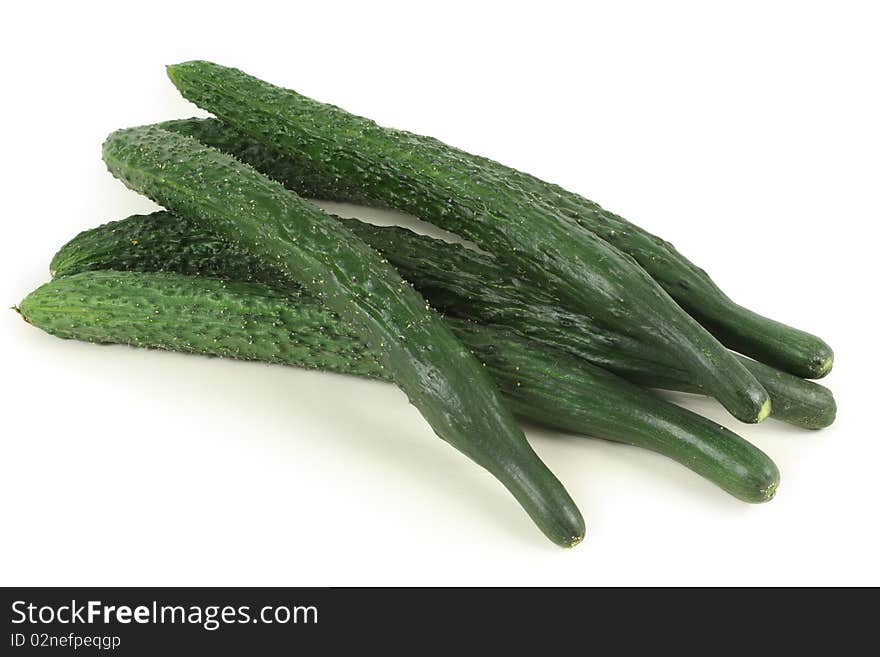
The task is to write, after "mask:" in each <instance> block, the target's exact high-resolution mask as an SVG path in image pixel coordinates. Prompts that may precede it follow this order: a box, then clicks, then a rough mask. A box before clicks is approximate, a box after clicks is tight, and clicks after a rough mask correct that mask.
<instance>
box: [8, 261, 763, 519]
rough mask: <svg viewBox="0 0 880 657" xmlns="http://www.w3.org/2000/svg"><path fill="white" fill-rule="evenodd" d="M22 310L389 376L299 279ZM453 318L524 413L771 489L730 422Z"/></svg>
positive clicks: (39, 319) (202, 346)
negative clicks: (298, 285) (282, 285)
mask: <svg viewBox="0 0 880 657" xmlns="http://www.w3.org/2000/svg"><path fill="white" fill-rule="evenodd" d="M197 261H198V262H201V261H200V260H198V259H197ZM94 262H96V261H93V263H94ZM147 262H150V261H148V260H145V259H138V260H130V259H129V260H128V263H129V264H130V265H133V266H144V265H145V264H146V263H147ZM152 262H153V263H154V262H155V260H153V261H152ZM20 312H21V313H22V315H23V316H24V318H25V319H26V320H27V321H29V322H30V323H32V324H34V325H35V326H37V327H39V328H41V329H43V330H44V331H46V332H48V333H51V334H53V335H56V336H58V337H61V338H74V339H78V340H85V341H89V342H99V343H122V344H129V345H134V346H139V347H153V348H161V349H169V350H172V351H183V352H192V353H200V354H208V355H214V356H225V357H231V358H239V359H245V360H259V361H264V362H271V363H282V364H286V365H293V366H297V367H308V368H317V369H321V370H329V371H333V372H340V373H344V374H353V375H357V376H365V377H370V378H379V379H384V380H388V379H389V372H388V370H387V369H386V368H383V367H381V366H380V365H379V363H378V362H377V356H376V354H375V352H374V351H373V350H371V349H370V348H369V347H368V346H367V345H366V343H365V342H364V341H363V340H362V339H361V338H360V336H358V335H356V334H354V333H352V332H351V331H350V329H349V328H348V327H347V326H346V325H345V323H344V322H342V321H341V320H340V319H339V316H338V315H336V314H335V313H333V312H331V311H329V310H328V309H327V308H326V307H325V306H323V305H322V304H320V303H318V302H317V301H316V300H315V299H313V298H311V297H309V296H307V295H306V294H304V293H302V292H300V291H298V290H296V289H292V288H287V289H284V290H280V289H278V288H273V287H270V286H268V285H266V284H263V283H246V282H235V281H223V280H218V279H212V278H207V277H203V276H187V275H182V274H174V273H167V272H160V273H156V272H152V273H144V272H133V271H112V270H99V271H85V272H82V273H78V274H72V275H69V276H62V277H61V278H57V279H56V280H55V281H53V282H51V283H47V284H46V285H43V286H42V287H40V288H39V289H37V290H35V291H34V292H32V293H31V294H30V295H29V296H28V297H27V298H25V299H24V301H22V302H21V307H20ZM449 322H450V325H451V327H452V328H453V331H454V332H455V333H456V335H457V336H458V337H459V339H461V340H462V342H463V343H464V344H465V345H466V346H467V347H468V348H470V349H471V350H472V352H473V353H474V354H475V356H476V357H477V358H478V359H479V360H480V362H482V363H483V364H484V366H485V367H486V369H487V371H488V372H489V373H490V374H491V376H492V377H493V378H494V379H495V381H496V382H497V384H498V385H499V388H500V389H501V390H502V392H503V393H504V395H505V397H506V401H507V402H508V404H509V405H510V406H511V408H512V409H513V410H514V412H515V413H516V414H517V415H518V416H520V417H522V418H524V419H526V420H529V421H531V422H534V423H538V424H542V425H545V426H549V427H551V428H555V429H561V430H563V431H569V432H575V433H586V434H590V435H595V436H598V437H602V438H606V439H609V440H614V441H616V442H623V443H627V444H630V445H636V446H639V447H643V448H647V449H651V450H653V451H656V452H659V453H661V454H663V455H665V456H667V457H669V458H672V459H674V460H676V461H678V462H679V463H681V464H683V465H685V466H686V467H688V468H690V469H691V470H693V471H694V472H697V473H698V474H700V475H702V476H703V477H705V478H706V479H708V480H710V481H712V482H714V483H715V484H717V485H718V486H720V487H721V488H722V489H724V490H725V491H727V492H728V493H730V494H731V495H734V496H736V497H737V498H739V499H741V500H744V501H746V502H753V503H757V502H765V501H767V500H769V499H770V498H771V497H772V496H773V494H774V492H775V490H776V487H777V485H778V482H779V472H778V470H777V468H776V466H775V465H774V463H773V462H772V461H771V460H770V459H769V457H767V456H766V455H765V454H764V453H763V452H761V451H760V450H758V449H757V448H755V447H754V446H752V445H750V444H749V443H748V442H746V441H744V440H743V439H742V438H740V437H739V436H737V435H736V434H734V433H732V432H730V431H728V430H727V429H724V428H723V427H720V426H718V425H716V424H714V423H712V422H710V421H708V420H706V419H705V418H702V417H700V416H698V415H696V414H694V413H691V412H690V411H686V410H684V409H682V408H679V407H677V406H675V405H674V404H670V403H668V402H665V401H663V400H661V399H659V398H657V397H655V396H654V395H651V394H650V393H647V392H645V391H643V390H641V389H639V388H638V387H636V386H634V385H632V384H629V383H627V382H626V381H623V380H622V379H620V378H619V377H616V376H614V375H612V374H609V373H608V372H605V371H603V370H601V369H599V368H597V367H593V366H590V365H589V364H586V363H578V361H577V360H576V359H573V358H571V357H570V356H567V355H565V354H562V353H559V352H553V351H551V350H544V349H541V348H540V347H536V346H535V345H534V344H532V343H530V342H528V341H526V340H523V339H522V338H520V337H517V336H514V335H510V334H505V333H504V332H501V331H497V330H494V329H491V328H488V327H484V326H480V325H478V324H474V323H473V322H467V321H463V320H456V319H451V320H449Z"/></svg>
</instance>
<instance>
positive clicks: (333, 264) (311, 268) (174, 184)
mask: <svg viewBox="0 0 880 657" xmlns="http://www.w3.org/2000/svg"><path fill="white" fill-rule="evenodd" d="M103 156H104V161H105V162H106V164H107V167H108V169H109V170H110V171H111V173H113V175H115V176H116V177H117V178H119V179H120V180H122V181H123V182H124V183H125V184H126V185H127V186H129V187H131V188H132V189H134V190H136V191H139V192H141V193H143V194H144V195H146V196H147V197H149V198H151V199H153V200H154V201H156V202H157V203H159V204H161V205H163V206H165V207H166V208H167V209H169V210H171V211H173V212H175V213H176V214H177V215H180V216H183V217H187V218H189V219H191V220H192V221H194V222H195V223H197V224H198V225H200V226H202V227H203V228H205V229H206V230H210V231H212V232H214V233H216V234H217V235H218V236H220V237H222V239H224V240H225V241H228V242H232V243H234V244H235V245H236V246H237V247H238V248H239V249H241V250H242V251H243V252H246V253H249V254H251V255H252V256H254V257H255V258H258V259H259V261H260V262H262V263H269V264H270V265H271V267H272V268H273V269H274V270H276V272H277V274H278V277H279V280H289V281H291V282H295V281H297V280H299V281H301V282H302V283H303V285H304V286H305V287H306V289H308V290H309V291H310V292H312V293H313V294H314V295H315V296H317V297H318V298H319V299H320V300H321V301H322V302H323V303H325V304H326V305H327V307H328V308H329V309H331V310H333V311H335V312H337V313H339V316H340V318H341V321H342V322H343V324H344V325H347V326H350V327H351V329H352V330H357V331H358V333H359V334H360V335H362V336H363V337H364V339H365V340H366V341H367V343H368V344H369V345H370V346H371V347H372V348H373V349H375V351H376V353H377V354H378V356H379V358H380V362H381V364H382V365H383V366H384V367H386V368H387V369H388V371H389V372H391V373H393V376H394V381H395V383H397V385H398V386H400V388H401V389H402V390H403V391H404V392H405V393H406V394H407V396H408V397H409V399H410V401H411V402H412V403H413V404H414V405H415V406H416V407H417V408H418V409H419V411H421V413H422V415H423V416H424V417H425V419H426V420H427V421H428V422H429V424H430V425H431V427H432V428H433V429H434V431H435V432H436V433H437V434H438V435H439V436H440V437H441V438H443V439H444V440H446V441H447V442H449V443H450V444H451V445H453V446H454V447H456V448H457V449H458V450H460V451H461V452H463V453H464V454H466V455H467V456H469V457H470V458H471V459H473V460H474V461H475V462H476V463H478V464H479V465H481V466H483V467H484V468H486V469H487V470H488V471H489V472H491V473H492V474H493V475H494V476H495V477H496V478H497V479H499V481H501V483H503V484H504V485H505V486H506V487H507V489H508V490H509V491H510V492H511V493H512V494H513V495H514V497H515V498H516V499H517V500H518V501H519V503H520V504H521V505H522V506H523V508H524V509H525V510H526V512H527V513H528V514H529V516H530V517H531V518H532V520H533V521H534V522H535V524H537V525H538V527H540V528H541V530H542V531H543V532H544V533H545V535H546V536H547V537H548V538H550V539H551V540H552V541H554V542H555V543H557V544H559V545H563V546H572V545H575V544H577V543H578V542H580V541H581V540H582V539H583V535H584V523H583V518H582V517H581V514H580V512H579V511H578V509H577V507H576V506H575V504H574V502H573V501H572V500H571V498H570V497H569V495H568V493H567V492H566V491H565V489H564V488H563V486H562V484H560V483H559V481H558V480H557V479H556V477H555V476H554V475H553V473H552V472H550V470H549V469H548V468H547V466H546V465H544V463H543V462H542V461H541V460H540V459H539V458H538V456H537V455H536V454H535V452H534V451H533V450H532V448H531V447H530V446H529V444H528V442H527V441H526V439H525V436H524V435H523V433H522V431H521V430H520V428H519V427H518V426H517V425H516V422H515V420H514V419H513V417H512V415H511V413H510V411H509V410H508V409H507V408H506V407H505V406H504V403H503V402H502V400H501V398H500V395H499V393H498V391H497V389H496V388H495V386H494V384H493V383H492V381H491V379H490V378H489V377H488V376H487V374H486V373H485V371H484V369H483V368H481V367H480V365H479V364H478V363H477V361H476V360H475V359H474V358H473V356H472V355H471V354H470V353H469V352H468V350H467V349H466V348H464V346H463V345H461V343H460V342H459V341H458V340H457V339H456V338H455V336H454V335H453V334H452V332H451V331H450V330H449V329H448V327H447V326H446V325H445V324H444V323H443V321H442V319H441V318H440V317H439V316H438V315H437V314H436V313H435V312H434V311H433V310H431V309H430V307H429V306H428V305H427V302H426V301H425V300H424V298H423V297H422V296H421V295H419V294H418V293H417V292H416V291H415V290H414V289H413V288H412V286H411V285H409V284H407V283H406V282H405V281H404V280H403V279H401V278H400V275H399V274H398V273H397V271H396V270H394V268H393V267H391V266H390V265H389V264H388V263H387V262H385V261H383V260H382V259H381V258H380V256H379V255H378V254H377V253H376V252H375V251H373V250H372V249H371V248H370V247H369V246H368V245H367V244H365V243H364V242H363V241H361V240H359V239H357V238H356V237H355V236H354V235H352V233H351V232H350V231H346V230H345V228H344V227H343V226H341V225H340V224H339V223H338V222H337V221H335V220H334V219H333V218H331V217H330V216H329V215H327V214H325V213H324V212H322V211H320V210H319V209H317V208H316V207H314V206H313V205H311V204H309V203H307V202H306V201H304V200H303V199H301V198H300V197H298V196H297V195H296V194H294V193H292V192H290V191H288V190H286V189H285V188H284V187H283V186H282V185H281V184H280V183H277V182H275V181H272V180H270V179H268V178H266V177H265V176H263V175H262V174H260V173H258V172H257V171H255V170H254V169H253V168H252V167H250V166H248V165H245V164H242V163H240V162H238V161H237V160H235V159H234V158H232V157H231V156H229V155H226V154H224V153H221V152H220V151H219V150H216V149H213V148H209V147H206V146H203V145H201V144H200V143H198V142H197V141H196V140H194V139H192V138H190V137H186V136H183V135H179V134H177V133H173V132H169V131H166V130H162V129H161V128H157V127H144V128H130V129H126V130H119V131H117V132H115V133H113V134H111V135H110V136H109V137H108V138H107V140H106V141H105V142H104V146H103Z"/></svg>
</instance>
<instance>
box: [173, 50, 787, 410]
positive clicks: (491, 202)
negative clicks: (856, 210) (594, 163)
mask: <svg viewBox="0 0 880 657" xmlns="http://www.w3.org/2000/svg"><path fill="white" fill-rule="evenodd" d="M168 75H169V77H170V78H171V80H172V81H173V82H174V84H175V85H176V86H177V88H178V89H179V90H180V91H181V93H182V94H183V95H184V97H186V98H187V99H189V100H191V101H192V102H194V103H196V104H197V105H199V106H200V107H202V108H204V109H206V110H208V111H210V112H212V113H213V114H215V115H216V116H217V117H218V118H220V119H221V120H222V121H224V122H225V123H227V124H229V125H231V126H233V127H235V128H236V129H238V130H240V131H241V132H243V133H245V134H247V135H249V136H250V137H252V138H253V139H256V140H258V141H261V142H263V143H266V144H271V145H273V146H274V147H276V148H277V149H278V150H279V151H281V152H283V153H285V154H287V155H295V156H296V157H297V158H298V159H299V160H300V161H301V162H303V163H304V165H305V166H307V167H308V168H309V169H310V170H320V171H322V172H323V174H324V175H325V176H327V177H331V178H338V179H346V180H347V181H348V182H347V183H346V184H347V185H349V186H354V187H356V188H357V189H358V190H360V191H359V193H360V196H361V197H365V198H369V199H373V200H374V201H377V202H381V203H384V204H387V205H389V206H392V207H395V208H397V209H399V210H402V211H404V212H408V213H410V214H413V215H415V216H417V217H421V218H423V219H426V220H429V221H431V222H433V223H435V224H437V225H438V226H441V227H443V228H445V229H447V230H450V231H452V232H454V233H457V234H459V235H461V236H463V237H466V238H467V239H469V240H471V241H473V242H474V243H475V244H477V245H479V246H481V247H482V248H484V249H485V250H486V251H488V252H491V253H494V254H495V255H497V256H498V257H499V259H500V260H501V261H502V262H503V263H504V264H505V266H507V267H509V268H510V269H511V271H512V272H514V273H516V274H517V275H522V276H525V277H528V278H529V279H531V280H532V281H533V282H534V283H535V284H536V285H538V286H541V287H546V288H548V289H550V290H552V291H554V293H555V295H556V296H557V297H558V298H559V299H560V300H561V301H562V302H563V303H565V304H566V305H567V306H569V307H570V308H572V309H573V310H576V311H577V312H579V313H581V314H585V315H588V316H589V317H591V318H592V319H593V320H594V321H595V322H597V323H598V324H600V325H602V326H605V327H606V328H609V329H613V330H616V331H617V332H619V333H622V334H626V335H630V336H632V337H635V338H637V339H639V340H642V341H644V342H646V343H648V344H653V345H655V346H656V347H657V348H658V349H663V350H665V351H667V352H669V353H670V354H674V356H675V357H676V358H677V359H678V360H679V361H680V362H681V366H682V367H683V368H685V369H687V370H688V371H690V372H691V374H692V376H693V377H694V378H695V380H699V381H700V383H701V385H702V387H703V388H705V389H706V390H711V391H712V394H713V396H715V397H716V399H718V400H719V401H720V402H721V403H722V404H724V405H725V407H727V408H728V410H729V411H730V412H731V413H732V414H733V415H734V416H736V417H737V418H739V419H741V420H743V421H745V422H759V421H761V420H762V419H764V418H765V417H766V416H767V415H768V414H769V411H770V400H769V398H768V396H767V392H766V391H765V390H764V389H763V388H762V387H761V385H760V384H759V383H758V382H757V380H755V378H754V377H753V376H752V375H751V373H750V372H749V371H748V370H747V369H746V368H745V367H743V365H742V364H741V363H739V362H738V361H737V360H736V358H734V357H733V356H732V355H731V354H730V353H729V352H728V351H727V350H726V349H724V347H723V346H722V345H721V344H720V343H719V342H718V341H717V340H715V338H713V337H712V336H711V335H710V334H709V333H708V332H707V331H706V330H705V329H704V328H703V327H702V326H700V325H699V324H698V323H697V322H696V321H695V320H693V319H692V318H691V317H690V316H689V315H687V313H685V312H684V311H683V310H682V309H681V308H680V307H679V306H678V305H677V304H676V303H675V302H674V301H673V300H672V299H671V298H670V297H669V295H668V294H667V293H666V292H665V291H664V290H663V289H662V288H661V287H660V286H659V285H657V283H656V282H655V281H654V280H653V279H652V278H651V277H650V276H649V275H648V274H647V273H646V272H645V271H644V270H643V269H642V268H641V267H640V266H639V265H638V264H637V263H636V262H635V261H634V260H633V259H632V258H631V257H630V256H628V255H626V254H624V253H623V252H621V251H619V250H618V249H616V248H614V247H613V246H611V245H610V244H609V243H608V242H606V241H604V240H602V239H601V238H600V237H598V236H597V235H596V234H595V233H593V232H591V231H589V230H586V229H584V228H583V227H581V226H580V225H579V224H578V223H577V222H576V221H574V220H572V219H570V218H567V217H566V216H565V215H563V214H562V213H560V212H559V211H557V210H555V209H553V208H551V207H549V206H547V205H546V204H544V203H541V202H538V201H536V200H535V199H533V198H528V197H526V196H525V195H523V194H518V193H516V191H517V190H516V187H515V185H513V184H512V183H511V182H510V181H508V180H506V179H505V178H504V176H502V175H500V174H499V172H498V171H497V170H496V169H494V168H488V167H484V166H481V165H480V164H479V163H476V162H472V161H469V160H466V159H462V158H461V157H459V155H458V154H457V153H456V152H455V151H453V150H450V149H448V148H447V147H445V146H444V145H442V144H440V143H439V142H435V141H431V140H425V139H423V138H419V137H417V136H414V135H410V134H408V133H405V132H401V131H395V130H389V129H386V128H382V127H380V126H378V125H376V124H375V123H374V122H372V121H369V120H367V119H363V118H360V117H356V116H353V115H351V114H348V113H347V112H344V111H342V110H340V109H339V108H336V107H333V106H330V105H324V104H321V103H317V102H315V101H313V100H310V99H307V98H304V97H303V96H300V95H299V94H297V93H295V92H293V91H289V90H286V89H281V88H279V87H275V86H272V85H270V84H267V83H265V82H263V81H261V80H258V79H256V78H253V77H251V76H249V75H246V74H245V73H243V72H241V71H239V70H237V69H231V68H226V67H223V66H218V65H216V64H212V63H210V62H188V63H185V64H178V65H175V66H171V67H169V68H168Z"/></svg>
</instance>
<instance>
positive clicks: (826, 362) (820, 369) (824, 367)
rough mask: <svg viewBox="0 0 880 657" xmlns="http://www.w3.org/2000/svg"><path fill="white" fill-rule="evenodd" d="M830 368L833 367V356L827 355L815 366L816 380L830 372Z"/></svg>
mask: <svg viewBox="0 0 880 657" xmlns="http://www.w3.org/2000/svg"><path fill="white" fill-rule="evenodd" d="M832 367H834V354H828V355H827V356H826V357H825V358H823V359H822V360H821V361H819V364H818V365H817V366H816V368H815V374H816V378H817V379H821V378H822V377H823V376H826V375H827V374H828V373H829V372H830V371H831V368H832Z"/></svg>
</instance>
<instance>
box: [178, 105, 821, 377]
mask: <svg viewBox="0 0 880 657" xmlns="http://www.w3.org/2000/svg"><path fill="white" fill-rule="evenodd" d="M169 124H170V125H169V128H170V129H175V130H177V131H180V132H183V133H186V134H190V135H192V136H194V137H196V138H197V139H198V140H199V141H201V142H202V143H205V144H208V145H210V146H215V147H217V148H220V149H221V150H224V151H227V152H229V153H232V154H234V155H236V156H238V157H241V158H242V159H243V161H245V162H248V163H250V164H252V165H253V166H254V167H255V168H257V169H258V170H260V171H263V172H265V173H270V174H271V175H272V176H273V177H275V178H276V179H278V180H281V181H282V182H284V183H285V184H286V185H288V186H289V187H290V188H291V189H296V190H302V194H303V195H304V196H309V197H311V198H320V199H327V200H339V201H348V202H352V203H360V204H367V205H376V204H379V205H395V200H394V199H393V198H392V197H389V196H386V195H385V193H384V192H385V190H384V189H381V188H380V189H379V190H377V191H378V193H376V194H372V195H365V194H364V193H363V190H361V189H360V188H358V187H357V185H355V184H353V183H352V179H351V178H349V177H340V176H336V175H327V173H326V172H325V169H324V168H323V167H316V166H314V165H313V164H312V163H311V161H310V158H309V157H308V156H307V154H306V153H305V152H304V151H300V150H293V151H291V150H289V151H288V154H287V155H285V154H282V153H280V152H279V151H277V150H276V149H274V148H271V147H269V146H266V145H263V144H261V143H260V142H257V141H255V140H253V139H251V138H249V137H247V136H246V135H244V134H242V133H240V132H238V131H237V130H235V129H233V128H231V127H229V126H226V125H224V124H223V123H221V122H220V121H218V120H216V119H185V120H183V121H177V122H169ZM405 136H406V138H407V139H408V140H412V141H413V142H416V143H419V144H421V143H425V144H426V145H427V146H428V147H430V148H440V149H445V150H447V151H448V152H449V153H451V154H453V155H454V157H455V159H456V160H458V161H460V162H467V163H468V164H469V165H471V166H476V167H480V168H482V169H486V170H492V171H494V173H495V174H496V175H497V176H498V178H499V179H500V180H502V181H503V182H504V184H505V185H506V186H512V187H514V188H515V192H513V191H512V190H508V193H516V194H518V195H520V196H521V198H522V199H525V200H526V202H529V201H531V200H535V201H536V202H539V203H543V204H546V205H548V206H549V207H550V208H552V209H554V210H555V211H557V212H559V213H561V214H563V215H565V216H567V217H570V218H572V219H574V220H575V221H576V222H577V223H578V224H580V225H581V226H583V227H585V228H586V229H588V230H590V231H592V232H593V233H595V234H596V235H598V236H600V237H601V238H602V239H604V240H605V241H606V242H608V243H610V244H613V245H614V246H615V247H617V248H618V249H620V250H621V251H623V252H625V253H627V254H629V255H630V256H632V257H633V258H634V259H635V260H636V261H637V262H638V263H639V264H640V265H641V266H642V267H643V268H644V269H645V270H646V271H647V272H648V273H649V274H650V275H651V276H652V277H653V278H654V280H655V281H657V282H658V283H659V284H660V285H661V286H662V287H663V288H664V289H665V290H666V292H668V293H669V295H670V296H671V297H672V298H673V299H675V301H676V302H678V303H679V305H681V306H682V307H683V308H684V309H685V310H687V311H688V313H689V314H690V315H691V316H693V317H694V318H696V319H697V320H698V321H699V322H700V323H701V324H703V326H705V327H706V328H708V329H709V331H710V332H711V333H712V334H713V335H715V336H716V337H717V338H718V339H719V340H720V341H721V342H722V343H724V344H725V345H727V346H728V347H730V348H731V349H734V350H736V351H739V352H741V353H744V354H746V355H748V356H751V357H753V358H755V359H757V360H759V361H761V362H764V363H767V364H768V365H772V366H774V367H777V368H779V369H782V370H785V371H787V372H790V373H791V374H795V375H796V376H801V377H806V378H821V377H823V376H825V375H826V374H827V373H828V372H830V371H831V368H832V365H833V362H834V354H833V351H832V350H831V347H829V346H828V345H827V344H826V343H825V342H824V341H823V340H821V339H820V338H818V337H816V336H814V335H811V334H809V333H807V332H805V331H801V330H798V329H795V328H793V327H790V326H786V325H785V324H782V323H780V322H777V321H774V320H772V319H769V318H766V317H762V316H761V315H759V314H757V313H754V312H752V311H750V310H748V309H747V308H744V307H742V306H740V305H738V304H736V303H734V302H733V301H732V300H731V299H730V298H729V297H728V296H727V295H726V294H724V293H723V292H722V291H721V290H720V289H719V288H718V286H717V285H715V283H714V282H713V281H712V279H711V278H710V277H709V276H708V274H707V273H706V272H705V271H704V270H702V269H700V268H699V267H697V266H696V265H694V264H693V263H692V262H690V261H689V260H688V259H687V258H685V257H684V256H683V255H682V254H680V253H679V252H678V251H677V250H676V248H675V247H674V246H673V245H672V244H670V243H669V242H666V241H664V240H662V239H661V238H659V237H657V236H655V235H652V234H651V233H648V232H647V231H645V230H643V229H641V228H639V227H638V226H636V225H635V224H632V223H630V222H628V221H626V220H625V219H624V218H623V217H620V216H618V215H616V214H614V213H612V212H609V211H607V210H605V209H603V208H602V207H600V206H599V205H598V204H596V203H594V202H592V201H589V200H587V199H585V198H584V197H582V196H580V195H578V194H575V193H573V192H569V191H567V190H565V189H563V188H562V187H559V186H558V185H553V184H551V183H547V182H544V181H542V180H539V179H537V178H535V177H534V176H530V175H529V174H526V173H523V172H521V171H517V170H515V169H512V168H510V167H505V166H504V165H501V164H499V163H497V162H494V161H492V160H489V159H487V158H482V157H479V156H475V155H471V154H469V153H465V152H464V151H461V150H458V149H455V148H452V147H449V146H446V145H444V144H442V143H440V142H438V141H437V140H434V139H431V138H429V137H421V136H418V135H411V134H406V135H405ZM422 218H423V219H425V220H426V221H430V222H434V223H439V222H440V220H439V219H435V218H432V217H430V216H422Z"/></svg>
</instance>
